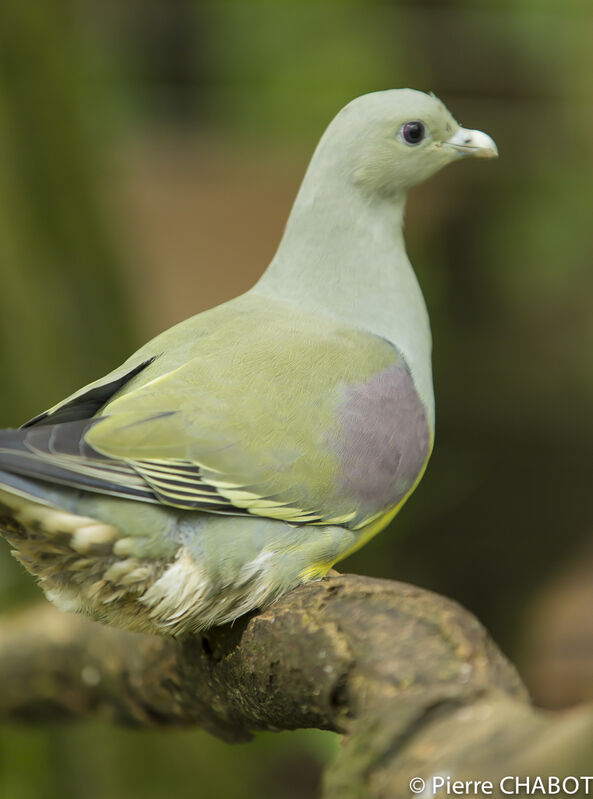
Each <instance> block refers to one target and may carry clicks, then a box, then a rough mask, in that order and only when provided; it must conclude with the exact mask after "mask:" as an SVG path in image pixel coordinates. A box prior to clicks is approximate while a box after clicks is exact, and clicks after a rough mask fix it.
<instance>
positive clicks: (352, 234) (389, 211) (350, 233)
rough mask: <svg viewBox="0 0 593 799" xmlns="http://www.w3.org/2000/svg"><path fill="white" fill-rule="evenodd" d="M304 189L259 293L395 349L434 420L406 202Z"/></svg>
mask: <svg viewBox="0 0 593 799" xmlns="http://www.w3.org/2000/svg"><path fill="white" fill-rule="evenodd" d="M311 177H312V176H311V175H310V174H308V175H307V176H306V177H305V180H304V181H303V184H302V186H301V189H300V191H299V194H298V196H297V198H296V200H295V203H294V207H293V209H292V212H291V214H290V217H289V219H288V222H287V225H286V229H285V231H284V235H283V238H282V241H281V242H280V246H279V248H278V251H277V252H276V255H275V256H274V258H273V260H272V262H271V264H270V265H269V267H268V269H267V270H266V272H265V273H264V275H263V276H262V277H261V279H260V280H259V282H258V283H257V284H256V285H255V286H254V288H253V289H252V291H254V292H255V293H258V294H265V295H269V296H273V297H275V298H281V299H284V300H288V301H291V302H294V303H295V304H297V305H299V307H301V308H308V309H310V310H315V311H318V312H321V313H324V314H326V315H331V316H333V317H335V318H338V319H340V320H342V321H344V322H345V323H347V324H349V325H352V326H354V327H358V328H361V329H363V330H368V331H369V332H371V333H374V334H375V335H377V336H381V337H382V338H385V339H387V340H388V341H390V342H392V343H393V344H394V345H395V346H396V347H397V349H398V350H399V351H400V352H401V353H402V355H403V356H404V358H405V359H406V362H407V363H408V366H409V367H410V369H411V371H412V374H413V376H414V379H415V383H416V387H417V389H418V391H419V393H420V395H421V397H422V399H423V401H424V403H425V405H426V407H427V410H428V413H429V416H430V417H431V418H432V417H433V413H434V410H433V406H434V400H433V390H432V372H431V336H430V326H429V321H428V314H427V311H426V305H425V303H424V298H423V296H422V292H421V291H420V287H419V285H418V281H417V279H416V275H415V274H414V270H413V269H412V266H411V264H410V262H409V260H408V257H407V255H406V250H405V244H404V237H403V215H404V208H405V196H404V195H402V196H401V197H400V198H393V197H391V198H389V199H385V200H376V199H369V198H367V197H366V196H365V195H364V194H363V193H362V192H361V191H359V190H358V189H357V188H356V187H355V186H353V185H352V183H350V182H348V181H347V180H346V179H343V180H342V181H341V183H342V185H340V178H339V177H338V178H337V179H335V178H334V179H333V180H325V181H319V180H312V179H311Z"/></svg>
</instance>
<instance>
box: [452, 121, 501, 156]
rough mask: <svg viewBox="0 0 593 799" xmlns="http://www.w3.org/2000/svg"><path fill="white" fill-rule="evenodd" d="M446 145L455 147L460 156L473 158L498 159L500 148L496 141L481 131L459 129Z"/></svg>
mask: <svg viewBox="0 0 593 799" xmlns="http://www.w3.org/2000/svg"><path fill="white" fill-rule="evenodd" d="M444 144H447V145H449V147H453V148H454V149H455V150H457V152H458V153H459V155H462V156H467V157H473V158H497V157H498V147H497V146H496V144H495V142H494V139H492V138H491V137H490V136H489V135H488V134H487V133H484V132H483V131H481V130H469V129H468V128H459V130H458V131H457V132H456V133H455V134H454V135H453V136H451V138H450V139H447V141H446V142H444Z"/></svg>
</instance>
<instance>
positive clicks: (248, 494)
mask: <svg viewBox="0 0 593 799" xmlns="http://www.w3.org/2000/svg"><path fill="white" fill-rule="evenodd" d="M410 119H412V120H418V119H423V120H424V121H423V122H422V123H421V124H422V129H423V130H424V131H425V132H426V135H425V137H424V138H423V139H422V140H421V141H420V142H414V143H413V144H412V145H411V144H410V143H408V142H407V141H406V140H405V136H404V133H405V129H406V127H405V126H406V124H407V120H410ZM414 124H415V125H416V126H417V125H418V124H420V123H418V122H415V123H414ZM402 131H403V132H404V133H403V132H402ZM402 137H403V138H402ZM472 137H473V138H472ZM360 142H364V146H361V144H360ZM468 154H474V155H484V154H490V155H492V154H494V145H493V143H492V141H491V140H490V139H489V138H488V137H486V136H485V134H481V133H479V132H476V131H464V130H463V129H461V128H459V126H458V125H457V123H456V122H455V121H454V120H453V118H452V117H451V116H450V114H449V113H448V111H447V110H446V109H445V108H444V106H442V104H441V103H440V102H439V101H438V100H437V99H436V98H434V97H428V96H427V95H423V94H421V93H419V92H412V91H409V90H400V91H393V92H380V93H377V94H376V95H367V96H366V97H363V98H359V99H358V100H356V101H354V102H353V103H352V104H351V105H350V106H347V107H346V109H344V110H343V111H342V112H341V113H340V114H339V115H338V117H337V118H336V119H335V120H334V122H333V123H332V125H330V127H329V129H328V131H327V132H326V134H325V135H324V137H323V139H322V141H321V143H320V145H319V148H318V150H317V152H316V154H315V156H314V158H313V161H312V163H311V166H310V168H309V171H308V173H307V176H306V178H305V181H304V182H303V186H302V187H301V190H300V192H299V196H298V197H297V200H296V202H295V207H294V209H293V212H292V214H291V218H290V220H289V223H288V225H287V228H286V231H285V235H284V238H283V241H282V243H281V245H280V248H279V250H278V253H277V255H276V257H275V258H274V260H273V262H272V264H271V265H270V267H269V269H268V270H267V272H266V273H265V274H264V276H263V278H262V279H261V281H260V282H259V283H258V284H257V285H256V286H255V287H254V288H253V289H252V290H251V291H250V292H247V294H244V295H242V296H241V297H238V298H236V299H235V300H232V301H230V302H228V303H226V304H224V305H222V306H219V307H217V308H214V309H211V310H210V311H207V312H205V313H202V314H199V315H198V316H195V317H193V318H191V319H188V320H186V321H185V322H182V323H181V324H179V325H177V326H175V327H174V328H171V329H170V330H168V331H166V332H165V333H163V334H161V335H160V336H158V337H157V338H155V339H154V340H153V341H151V342H149V343H148V344H147V345H145V346H144V347H142V348H141V349H140V350H139V351H138V352H137V353H135V354H134V355H133V356H132V357H131V358H130V359H128V361H126V362H125V363H124V364H123V365H122V366H121V367H120V368H118V369H116V370H114V371H113V372H112V373H110V374H108V375H106V376H105V377H104V378H102V379H101V380H98V381H96V382H95V383H93V384H91V385H89V386H86V387H85V388H83V389H82V390H81V391H79V392H77V393H76V394H74V395H72V396H71V397H69V398H67V399H66V400H64V401H63V402H62V403H59V404H58V405H56V406H55V407H54V408H51V409H50V410H49V411H47V412H46V413H45V414H41V415H40V416H39V417H36V418H35V419H34V420H31V422H29V423H28V424H27V425H25V426H24V428H23V429H22V430H21V431H0V527H1V528H2V529H3V531H4V533H5V535H6V537H7V538H8V539H9V540H10V542H11V543H12V545H13V546H14V547H15V549H16V550H17V556H18V557H19V558H20V559H21V560H22V562H23V563H24V564H25V566H26V567H27V568H28V569H29V570H30V571H32V572H33V573H34V574H36V575H38V576H39V578H40V580H41V584H42V586H43V587H44V589H45V591H46V593H47V594H48V596H49V597H50V598H51V599H53V600H54V601H55V602H56V603H57V604H59V605H60V606H62V607H64V608H65V609H68V610H75V611H79V612H85V613H88V614H90V615H92V616H93V617H95V618H98V619H100V620H103V621H108V622H110V623H114V624H119V625H122V626H127V627H131V628H134V629H141V630H148V631H152V632H168V633H175V634H179V633H184V632H187V631H192V630H198V629H202V628H204V627H208V626H210V625H212V624H219V623H222V622H226V621H230V620H232V619H233V618H236V617H237V616H238V615H241V614H242V613H244V612H246V611H248V610H250V609H253V608H254V607H257V606H261V605H264V604H266V603H268V602H270V601H273V599H274V598H276V597H277V596H279V595H280V594H281V593H283V592H284V591H286V590H288V589H289V588H291V587H293V586H294V585H296V584H298V583H299V582H302V581H304V580H309V579H317V578H319V577H322V576H323V575H324V574H325V573H326V572H327V570H328V569H329V568H330V567H331V565H333V564H334V563H335V562H336V561H338V560H339V559H340V558H342V557H344V556H345V555H346V554H348V553H349V552H351V551H352V550H353V549H356V548H357V547H358V546H360V545H362V544H363V543H365V542H366V541H367V540H368V539H369V538H370V537H371V536H372V535H374V534H375V533H376V532H378V531H379V530H380V529H382V527H384V526H385V524H387V523H388V521H389V520H390V519H391V518H392V517H393V516H394V515H395V513H396V512H397V510H398V509H399V508H400V507H401V505H402V504H403V503H404V502H405V500H406V499H407V497H408V496H409V495H410V493H411V492H412V491H413V489H414V488H415V486H416V485H417V483H418V481H419V479H420V478H421V476H422V474H423V471H424V469H425V466H426V462H427V460H428V457H429V455H430V450H431V448H432V442H433V437H434V407H433V397H432V382H431V366H430V329H429V326H428V317H427V314H426V308H425V306H424V301H423V299H422V295H421V293H420V289H419V287H418V284H417V282H416V280H415V277H414V274H413V271H412V269H411V266H410V264H409V261H408V260H407V256H406V253H405V249H404V245H403V237H402V218H403V208H404V202H405V195H406V192H407V189H408V188H409V187H410V185H413V183H414V182H419V181H420V180H422V179H424V178H425V177H427V176H428V175H429V174H431V173H432V172H434V171H436V170H437V169H439V168H440V167H441V166H444V165H445V164H446V163H448V162H449V161H451V160H454V159H455V158H458V157H460V155H468Z"/></svg>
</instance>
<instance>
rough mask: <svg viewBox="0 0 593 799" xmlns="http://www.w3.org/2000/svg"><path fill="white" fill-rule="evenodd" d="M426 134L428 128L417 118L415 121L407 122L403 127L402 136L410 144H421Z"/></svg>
mask: <svg viewBox="0 0 593 799" xmlns="http://www.w3.org/2000/svg"><path fill="white" fill-rule="evenodd" d="M425 135H426V129H425V127H424V124H423V123H422V122H419V121H417V120H416V121H414V122H406V124H405V125H404V126H403V128H402V138H403V140H404V141H405V142H407V143H408V144H420V142H421V141H422V139H423V138H424V136H425Z"/></svg>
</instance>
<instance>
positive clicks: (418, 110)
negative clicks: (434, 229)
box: [315, 89, 497, 197]
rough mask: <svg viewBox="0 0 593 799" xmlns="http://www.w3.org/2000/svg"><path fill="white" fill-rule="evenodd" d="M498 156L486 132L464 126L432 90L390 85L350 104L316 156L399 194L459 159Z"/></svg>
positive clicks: (372, 189)
mask: <svg viewBox="0 0 593 799" xmlns="http://www.w3.org/2000/svg"><path fill="white" fill-rule="evenodd" d="M496 155H497V149H496V145H495V143H494V141H493V140H492V139H491V138H490V136H488V135H486V134H485V133H482V131H478V130H469V129H466V128H462V127H461V126H460V125H459V123H458V122H457V121H456V120H455V119H454V117H453V116H452V115H451V114H450V112H449V111H448V110H447V108H446V107H445V106H444V104H443V103H442V102H441V101H440V100H439V99H438V98H437V97H435V96H434V95H433V94H425V93H424V92H420V91H415V90H413V89H390V90H388V91H382V92H373V93H372V94H365V95H363V96H362V97H357V98H356V99H355V100H352V102H350V103H348V105H346V106H345V107H344V108H343V109H342V110H341V111H340V112H339V113H338V114H337V116H336V117H335V118H334V119H333V121H332V122H331V124H330V125H329V127H328V128H327V130H326V132H325V134H324V136H323V138H322V139H321V141H320V143H319V147H318V149H317V152H316V154H315V160H316V161H318V162H320V163H319V165H320V166H321V163H323V162H324V166H325V168H327V169H328V170H331V171H335V172H337V173H339V174H340V176H341V177H342V178H344V177H348V178H349V180H350V182H352V183H353V184H354V185H357V186H358V187H359V188H360V189H361V190H362V191H365V192H367V193H368V194H370V195H379V196H381V197H386V196H390V195H393V196H396V197H397V196H401V195H402V194H404V193H406V192H407V191H408V190H409V189H410V188H411V187H412V186H415V185H417V184H419V183H422V182H423V181H425V180H426V179H427V178H429V177H430V176H431V175H433V174H434V173H435V172H437V171H438V170H439V169H442V168H443V167H444V166H446V165H447V164H449V163H451V162H453V161H457V160H459V158H464V157H471V156H473V157H481V158H493V157H495V156H496Z"/></svg>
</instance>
